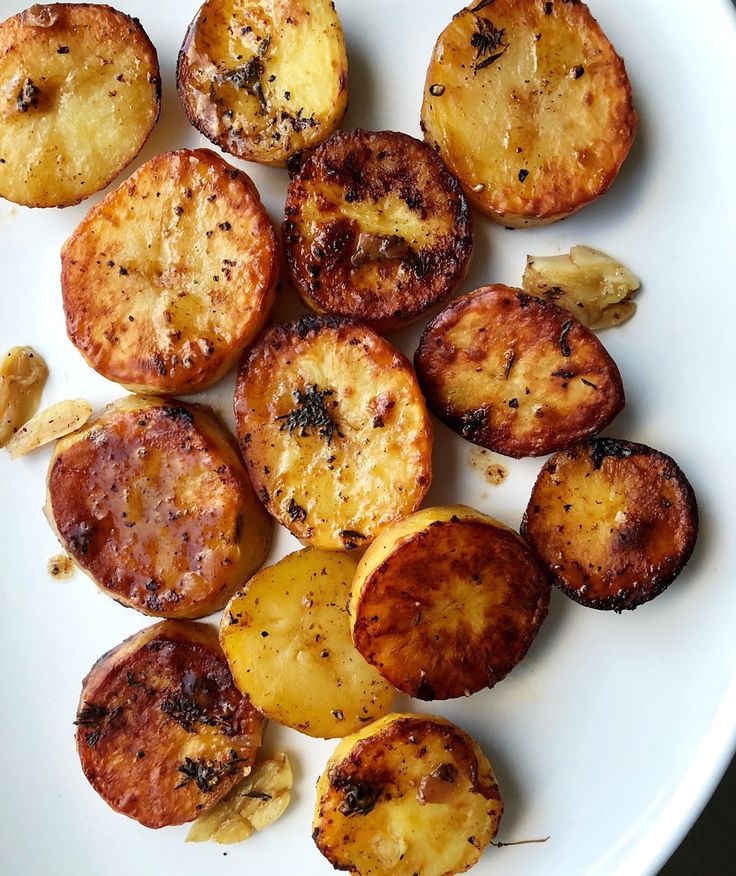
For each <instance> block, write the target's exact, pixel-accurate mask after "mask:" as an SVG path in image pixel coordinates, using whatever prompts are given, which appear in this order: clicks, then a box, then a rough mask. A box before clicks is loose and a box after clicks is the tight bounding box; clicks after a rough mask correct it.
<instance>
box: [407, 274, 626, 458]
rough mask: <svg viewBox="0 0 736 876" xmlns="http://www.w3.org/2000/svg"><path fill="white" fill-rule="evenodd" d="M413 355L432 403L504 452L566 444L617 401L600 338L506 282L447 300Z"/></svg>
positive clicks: (588, 431)
mask: <svg viewBox="0 0 736 876" xmlns="http://www.w3.org/2000/svg"><path fill="white" fill-rule="evenodd" d="M414 364H415V366H416V369H417V375H418V377H419V381H420V383H421V385H422V389H423V390H424V394H425V395H426V397H427V402H428V403H429V407H430V409H431V410H432V411H433V413H435V414H436V415H437V416H438V417H439V418H440V419H441V420H442V421H443V422H444V423H446V424H447V425H448V426H449V427H450V428H451V429H452V430H453V431H455V432H457V433H458V434H459V435H462V436H463V438H467V439H468V440H469V441H472V442H473V443H474V444H479V445H481V446H482V447H487V448H488V449H489V450H495V451H496V452H498V453H503V454H505V455H506V456H513V457H521V456H542V455H543V454H545V453H552V452H553V451H555V450H559V449H561V448H563V447H568V446H570V445H571V444H574V443H575V442H577V441H580V440H581V439H583V438H588V437H590V436H591V435H595V433H596V432H599V431H600V430H601V429H603V428H604V427H605V426H607V425H608V423H610V422H611V420H612V419H613V418H614V417H615V416H616V414H618V413H619V411H621V409H622V408H623V406H624V388H623V384H622V382H621V375H620V374H619V371H618V368H617V367H616V363H615V362H614V361H613V359H612V358H611V357H610V356H609V355H608V353H607V352H606V349H605V348H604V347H603V345H602V344H601V342H600V341H599V340H598V338H597V337H596V336H595V335H594V334H593V333H592V332H591V331H589V330H588V329H586V328H585V326H583V325H581V324H580V323H579V322H578V321H577V320H576V319H575V318H573V317H572V316H570V314H569V313H567V312H566V311H564V310H562V308H560V307H557V306H555V305H554V304H550V303H548V302H546V301H541V300H540V299H538V298H533V297H532V296H530V295H527V294H526V293H525V292H522V291H521V289H513V288H510V287H509V286H501V285H498V286H484V287H483V288H481V289H478V290H477V291H475V292H472V293H471V294H470V295H465V296H464V297H462V298H457V299H455V300H454V301H452V302H451V303H450V304H449V305H448V306H447V307H446V308H445V309H444V310H443V311H442V313H440V314H439V315H438V316H437V317H435V319H434V320H432V322H431V323H430V324H429V325H428V326H427V328H426V329H425V330H424V334H423V335H422V339H421V342H420V344H419V349H418V350H417V353H416V356H415V357H414Z"/></svg>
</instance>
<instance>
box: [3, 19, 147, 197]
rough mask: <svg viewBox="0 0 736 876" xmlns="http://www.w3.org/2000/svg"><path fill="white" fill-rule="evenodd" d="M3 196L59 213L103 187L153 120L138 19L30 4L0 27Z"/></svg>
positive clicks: (143, 38)
mask: <svg viewBox="0 0 736 876" xmlns="http://www.w3.org/2000/svg"><path fill="white" fill-rule="evenodd" d="M0 82H2V84H3V88H2V97H0V197H3V198H7V199H8V200H10V201H15V202H16V203H17V204H24V205H25V206H28V207H66V206H69V205H70V204H77V203H79V201H82V200H83V199H84V198H88V197H89V196H90V195H91V194H93V193H94V192H97V191H99V190H100V189H103V188H104V187H105V186H106V185H107V184H108V183H109V182H110V181H111V180H112V179H114V178H115V177H116V176H117V175H118V173H120V171H121V170H122V169H123V168H124V167H125V166H126V165H127V164H129V163H130V162H131V161H132V160H133V159H134V158H135V156H136V155H137V154H138V152H139V151H140V149H141V147H142V146H143V144H144V143H145V142H146V140H147V139H148V135H149V134H150V132H151V129H152V128H153V126H154V125H155V123H156V120H157V119H158V113H159V108H160V105H161V79H160V76H159V69H158V59H157V57H156V50H155V49H154V47H153V45H152V44H151V41H150V40H149V39H148V37H147V36H146V33H145V31H144V30H143V28H142V27H141V23H140V22H139V21H138V20H137V19H135V18H131V17H130V16H128V15H125V14H124V13H122V12H118V11H117V10H116V9H113V8H112V7H110V6H103V5H97V4H93V3H56V4H49V5H36V6H32V7H31V8H30V9H27V10H26V11H25V12H20V13H19V14H18V15H14V16H13V17H12V18H9V19H8V20H7V21H4V22H3V23H2V24H0Z"/></svg>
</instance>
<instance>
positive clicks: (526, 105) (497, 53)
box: [422, 0, 637, 227]
mask: <svg viewBox="0 0 736 876" xmlns="http://www.w3.org/2000/svg"><path fill="white" fill-rule="evenodd" d="M636 125H637V119H636V113H635V111H634V106H633V102H632V98H631V84H630V82H629V79H628V76H627V75H626V70H625V68H624V62H623V61H622V60H621V58H620V57H619V56H618V55H617V54H616V50H615V49H614V48H613V46H612V45H611V43H610V42H609V41H608V40H607V39H606V36H605V34H604V33H603V32H602V30H601V29H600V27H599V26H598V23H597V22H596V21H595V19H594V18H593V16H592V15H591V14H590V10H589V9H588V7H587V6H586V5H585V4H584V3H580V2H578V0H574V2H572V0H494V2H493V3H482V2H481V3H478V2H477V0H474V2H473V3H472V4H471V5H470V6H468V7H467V8H466V9H464V10H463V11H461V12H459V13H458V14H457V15H456V16H455V17H454V18H453V19H452V21H451V22H450V24H448V26H447V27H446V28H445V30H444V31H443V32H442V34H441V35H440V37H439V39H438V40H437V44H436V46H435V48H434V53H433V55H432V61H431V63H430V65H429V70H428V71H427V80H426V83H425V89H424V102H423V105H422V126H423V130H424V132H425V136H426V138H427V140H428V142H429V143H431V144H432V145H434V146H435V148H436V149H437V150H438V151H439V153H440V155H441V156H442V157H443V158H444V160H445V161H446V162H447V165H448V166H449V168H450V170H452V171H453V173H455V174H456V176H457V177H459V179H460V181H461V182H462V183H463V185H464V186H465V190H466V191H467V193H468V197H470V199H471V200H472V201H473V203H474V204H475V205H476V206H477V207H478V209H479V210H482V211H483V212H484V213H485V214H486V215H487V216H489V217H490V218H491V219H493V220H495V221H496V222H500V223H501V224H503V225H507V226H512V227H519V226H523V225H539V224H543V223H547V222H554V221H556V220H557V219H562V218H563V217H564V216H568V215H569V214H570V213H573V212H574V211H575V210H578V209H580V208H581V207H584V206H585V205H586V204H588V203H590V202H591V201H593V200H594V199H595V198H597V197H599V196H600V195H602V194H603V193H604V192H605V191H606V190H607V189H608V187H609V186H610V185H611V183H612V182H613V180H614V179H615V177H616V175H617V173H618V171H619V168H620V167H621V164H622V163H623V161H624V159H625V158H626V156H627V154H628V152H629V149H630V148H631V144H632V142H633V140H634V135H635V133H636Z"/></svg>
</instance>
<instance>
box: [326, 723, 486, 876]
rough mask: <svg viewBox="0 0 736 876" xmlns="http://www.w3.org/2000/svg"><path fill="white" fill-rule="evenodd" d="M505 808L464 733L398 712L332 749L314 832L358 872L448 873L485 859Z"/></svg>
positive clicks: (379, 875)
mask: <svg viewBox="0 0 736 876" xmlns="http://www.w3.org/2000/svg"><path fill="white" fill-rule="evenodd" d="M502 814H503V800H502V799H501V794H500V791H499V789H498V784H497V782H496V778H495V776H494V774H493V770H492V769H491V765H490V764H489V763H488V760H487V758H486V757H485V755H484V754H483V752H482V751H481V750H480V748H479V746H478V744H477V743H476V742H475V741H474V740H473V739H472V738H471V737H470V736H468V734H467V733H465V732H464V731H463V730H461V729H460V728H459V727H457V726H455V725H454V724H451V723H450V722H449V721H448V720H446V719H445V718H438V717H433V716H431V715H410V714H392V715H387V716H386V717H385V718H381V720H380V721H376V723H375V724H371V725H370V726H369V727H366V728H364V729H363V730H361V731H360V732H358V733H356V734H354V735H353V736H348V737H347V738H346V739H343V740H342V741H341V742H340V744H339V745H338V746H337V748H336V749H335V753H334V754H333V755H332V757H331V758H330V760H329V762H328V764H327V767H326V768H325V771H324V772H323V773H322V776H321V778H320V780H319V782H318V783H317V805H316V808H315V814H314V822H313V824H312V827H313V833H312V837H313V839H314V841H315V843H316V844H317V848H318V849H319V850H320V852H322V854H323V855H324V856H325V857H326V858H327V859H328V861H329V862H330V863H331V864H332V865H333V867H335V868H336V869H338V870H349V871H350V872H351V873H353V874H355V876H383V874H385V873H391V874H393V876H416V874H419V873H421V876H451V874H454V873H462V872H464V871H465V870H468V869H470V867H472V866H473V865H474V864H476V863H477V862H478V859H479V858H480V856H481V854H482V852H483V850H484V849H485V848H486V846H487V845H488V844H489V843H490V841H491V840H492V839H493V838H494V837H495V836H496V833H497V832H498V827H499V824H500V821H501V816H502Z"/></svg>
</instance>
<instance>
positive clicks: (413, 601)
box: [350, 505, 550, 700]
mask: <svg viewBox="0 0 736 876" xmlns="http://www.w3.org/2000/svg"><path fill="white" fill-rule="evenodd" d="M430 567H431V570H432V572H431V575H427V569H428V568H430ZM549 596H550V583H549V578H548V576H547V573H546V571H545V570H544V568H543V567H542V566H541V565H540V564H539V563H538V562H537V560H536V559H535V557H534V555H533V554H532V553H531V551H530V550H529V549H528V548H527V546H526V545H525V544H524V542H523V541H522V540H521V538H520V537H519V536H518V535H517V533H515V532H514V531H513V530H511V529H509V528H508V527H505V526H503V525H502V524H500V523H498V522H497V521H495V520H493V519H492V518H490V517H487V516H486V515H484V514H481V513H480V512H478V511H474V510H473V509H472V508H467V507H465V506H462V505H455V506H450V507H445V508H425V509H423V510H422V511H419V512H417V513H416V514H412V515H410V516H409V517H406V518H404V519H403V520H401V521H399V522H398V523H395V524H393V526H389V527H387V528H386V529H384V530H383V531H382V532H381V534H380V535H379V536H378V538H377V539H376V541H374V542H373V544H372V545H371V546H370V547H369V548H368V550H367V551H366V552H365V554H364V556H363V558H362V559H361V561H360V565H359V566H358V571H357V573H356V575H355V580H354V582H353V592H352V598H351V605H350V614H351V622H352V629H353V641H354V642H355V645H356V647H357V649H358V650H359V651H360V653H361V654H362V655H363V656H364V657H365V659H366V660H367V661H368V662H369V663H371V664H372V665H374V666H376V668H377V669H378V671H379V672H380V673H381V674H382V675H383V676H384V678H386V679H387V680H388V681H390V682H391V684H393V685H394V686H395V687H396V688H398V689H399V690H400V691H403V692H404V693H406V694H408V695H409V696H412V697H417V698H418V699H422V700H434V699H438V700H439V699H449V698H452V697H459V696H464V695H465V696H467V695H468V694H471V693H475V692H476V691H478V690H481V689H482V688H484V687H493V685H495V684H496V683H497V682H499V681H501V680H502V679H503V678H505V676H506V675H508V673H509V672H510V671H511V670H512V669H513V668H514V666H516V664H517V663H519V661H520V660H521V659H522V658H523V657H524V655H525V654H526V652H527V651H528V650H529V647H530V646H531V644H532V642H533V641H534V638H535V636H536V635H537V632H538V631H539V627H540V626H541V624H542V621H543V620H544V619H545V617H546V616H547V610H548V607H549Z"/></svg>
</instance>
